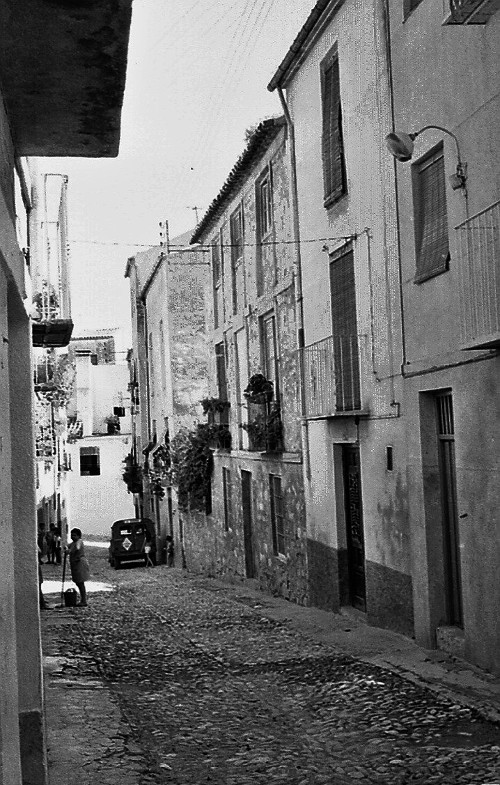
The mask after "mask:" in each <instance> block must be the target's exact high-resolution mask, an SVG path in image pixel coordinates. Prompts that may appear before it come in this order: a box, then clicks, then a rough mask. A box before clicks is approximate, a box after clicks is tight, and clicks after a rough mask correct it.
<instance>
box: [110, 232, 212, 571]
mask: <svg viewBox="0 0 500 785" xmlns="http://www.w3.org/2000/svg"><path fill="white" fill-rule="evenodd" d="M189 236H190V233H189V234H186V235H181V236H180V237H176V238H174V239H173V240H172V243H171V245H170V247H169V248H168V249H167V248H166V247H160V246H158V247H154V248H150V249H148V250H147V251H142V252H140V253H138V254H136V256H135V257H131V258H130V259H129V260H128V263H127V267H126V272H125V275H126V277H127V278H128V279H129V280H130V298H131V314H132V337H133V348H132V352H131V355H130V358H129V366H130V384H131V391H132V415H133V416H132V435H133V445H132V453H131V459H132V461H133V464H134V466H135V467H137V468H139V469H140V471H141V473H142V490H141V493H140V494H138V495H137V494H136V509H137V512H138V514H141V515H144V516H148V517H151V518H152V519H153V520H154V521H155V523H156V532H157V553H158V554H161V555H162V557H164V549H165V538H166V537H167V536H171V537H172V538H173V541H174V552H175V554H176V560H177V563H178V564H179V565H181V564H182V563H183V551H184V528H183V518H182V516H181V515H180V514H179V510H178V505H177V498H176V491H175V487H173V486H172V482H171V460H170V443H171V441H172V440H173V439H174V437H175V435H176V434H177V433H178V432H179V430H180V429H190V428H192V427H194V426H195V424H196V423H197V422H198V421H199V420H200V419H201V418H202V406H201V400H202V399H203V398H204V397H205V396H206V395H207V393H208V367H209V342H208V331H207V330H208V327H207V313H208V305H207V297H208V296H209V295H210V292H209V288H208V281H209V264H208V260H207V259H206V254H204V253H203V252H202V251H197V250H196V249H190V248H189V247H188V240H189Z"/></svg>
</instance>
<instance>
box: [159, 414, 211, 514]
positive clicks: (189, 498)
mask: <svg viewBox="0 0 500 785" xmlns="http://www.w3.org/2000/svg"><path fill="white" fill-rule="evenodd" d="M219 429H220V426H218V425H208V424H206V423H202V424H199V425H197V426H196V428H195V429H194V430H191V431H190V430H188V429H187V428H183V429H182V430H180V431H179V432H178V433H176V435H175V436H174V438H173V439H172V441H171V443H170V454H171V458H172V482H173V483H174V485H175V486H177V497H178V502H179V507H181V509H183V510H186V509H188V508H191V509H193V510H203V509H205V496H206V493H207V490H208V487H209V484H210V478H211V476H212V469H213V456H212V450H211V449H210V445H211V444H213V440H214V438H216V437H217V433H218V431H219Z"/></svg>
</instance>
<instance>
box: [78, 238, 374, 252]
mask: <svg viewBox="0 0 500 785" xmlns="http://www.w3.org/2000/svg"><path fill="white" fill-rule="evenodd" d="M358 236H359V235H358V234H347V235H340V236H339V237H310V238H307V239H305V240H265V241H264V242H259V243H197V244H196V245H172V244H171V245H170V251H171V252H172V253H175V252H176V251H192V252H193V253H196V251H202V250H204V249H206V250H209V249H211V248H215V247H218V248H255V247H257V246H258V247H261V246H263V245H274V246H276V245H297V244H299V245H301V244H302V243H333V242H339V241H340V240H345V242H348V241H349V240H357V238H358ZM70 243H72V244H78V245H105V246H109V245H114V246H130V247H133V248H155V247H157V246H158V243H151V244H149V245H148V244H147V243H121V242H102V241H100V240H70ZM161 252H163V253H164V252H165V249H162V251H161Z"/></svg>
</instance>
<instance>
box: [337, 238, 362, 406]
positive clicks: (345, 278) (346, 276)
mask: <svg viewBox="0 0 500 785" xmlns="http://www.w3.org/2000/svg"><path fill="white" fill-rule="evenodd" d="M330 259H331V261H330V289H331V303H332V335H333V340H332V342H333V363H334V374H335V406H336V409H337V410H338V411H352V410H355V409H359V408H360V406H361V392H360V380H359V346H358V334H357V331H358V328H357V317H356V282H355V275H354V256H353V252H352V249H351V248H348V249H341V250H340V251H338V252H336V253H334V254H332V256H331V257H330Z"/></svg>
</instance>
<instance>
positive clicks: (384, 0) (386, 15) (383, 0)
mask: <svg viewBox="0 0 500 785" xmlns="http://www.w3.org/2000/svg"><path fill="white" fill-rule="evenodd" d="M380 4H381V14H382V19H383V22H384V41H385V53H386V63H387V78H388V82H389V101H390V107H391V122H392V130H393V131H394V130H395V127H396V118H395V110H394V83H393V68H392V50H391V19H390V11H389V0H380ZM394 190H395V203H396V232H397V253H398V283H399V307H400V312H401V376H404V374H405V368H406V332H405V314H404V297H403V271H402V269H401V219H400V214H399V190H398V169H397V162H396V160H395V159H394Z"/></svg>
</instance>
